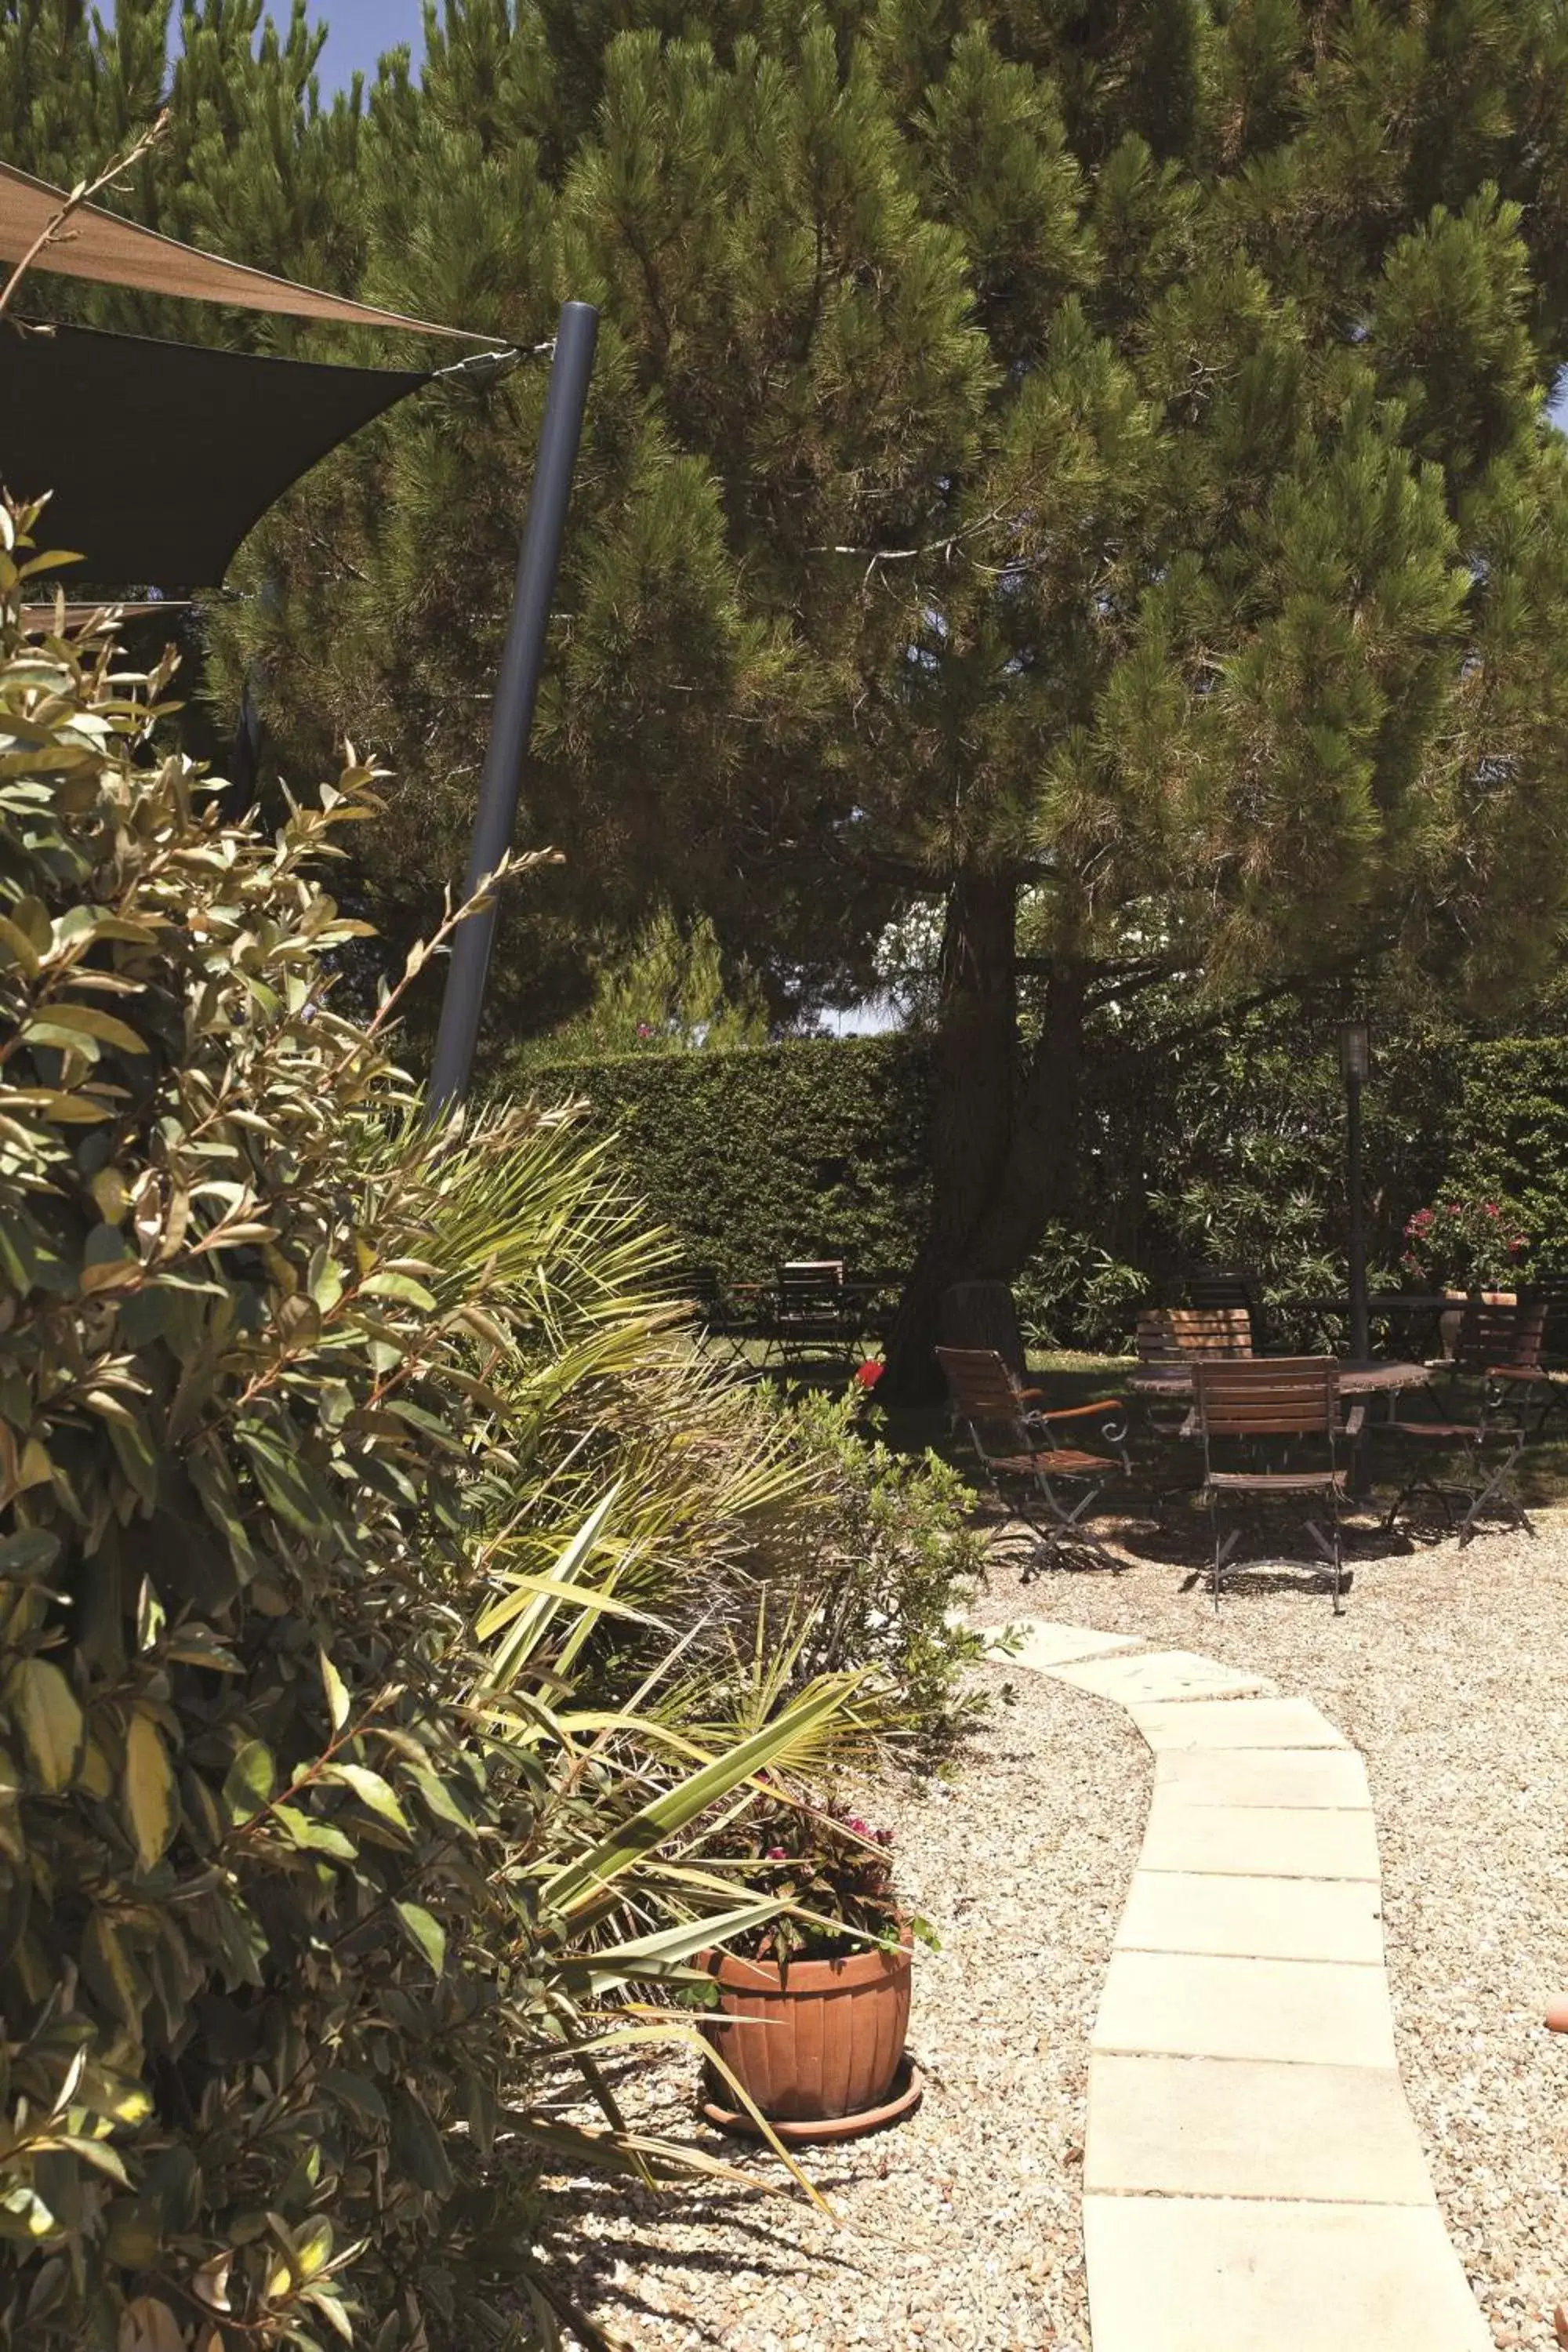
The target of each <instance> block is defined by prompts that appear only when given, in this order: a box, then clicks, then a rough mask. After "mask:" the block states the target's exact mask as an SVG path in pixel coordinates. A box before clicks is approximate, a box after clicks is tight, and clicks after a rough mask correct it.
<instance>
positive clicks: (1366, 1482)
mask: <svg viewBox="0 0 1568 2352" xmlns="http://www.w3.org/2000/svg"><path fill="white" fill-rule="evenodd" d="M1431 1384H1432V1368H1431V1366H1430V1365H1429V1364H1401V1363H1386V1362H1384V1360H1382V1359H1381V1358H1379V1357H1370V1358H1363V1359H1361V1360H1355V1359H1348V1358H1342V1359H1341V1360H1340V1394H1341V1396H1342V1397H1346V1398H1355V1397H1364V1398H1365V1399H1367V1400H1368V1401H1369V1402H1373V1403H1374V1402H1375V1401H1376V1399H1377V1398H1379V1397H1386V1398H1387V1400H1388V1405H1387V1413H1386V1418H1387V1419H1389V1420H1392V1419H1393V1418H1394V1398H1395V1397H1396V1396H1398V1395H1399V1394H1400V1393H1401V1391H1403V1390H1405V1389H1424V1388H1430V1386H1431ZM1128 1387H1129V1388H1130V1389H1131V1392H1132V1394H1133V1395H1134V1396H1141V1397H1149V1398H1154V1397H1176V1398H1180V1397H1190V1396H1191V1395H1192V1393H1193V1368H1192V1366H1191V1364H1143V1365H1141V1366H1140V1368H1139V1370H1137V1371H1136V1372H1135V1373H1134V1374H1133V1376H1132V1378H1131V1381H1129V1382H1128ZM1350 1491H1351V1493H1352V1495H1353V1496H1356V1498H1357V1499H1358V1500H1364V1498H1365V1496H1366V1495H1367V1494H1368V1492H1369V1491H1370V1475H1369V1470H1368V1464H1367V1454H1366V1444H1365V1439H1364V1437H1355V1438H1352V1440H1351V1472H1350Z"/></svg>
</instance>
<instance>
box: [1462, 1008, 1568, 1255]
mask: <svg viewBox="0 0 1568 2352" xmlns="http://www.w3.org/2000/svg"><path fill="white" fill-rule="evenodd" d="M1454 1130H1455V1132H1454V1145H1453V1150H1452V1152H1451V1154H1450V1157H1449V1161H1448V1165H1447V1170H1446V1171H1445V1176H1444V1186H1445V1189H1446V1190H1447V1192H1451V1193H1453V1194H1455V1195H1456V1196H1463V1197H1466V1198H1472V1199H1481V1200H1492V1199H1495V1200H1498V1201H1501V1202H1508V1203H1509V1205H1510V1210H1511V1211H1512V1212H1513V1213H1517V1215H1518V1218H1519V1222H1520V1225H1521V1229H1522V1231H1523V1233H1524V1234H1525V1236H1526V1239H1527V1242H1528V1244H1529V1248H1528V1250H1527V1252H1526V1254H1525V1255H1524V1257H1523V1261H1522V1262H1523V1265H1524V1266H1525V1269H1526V1270H1527V1271H1528V1272H1529V1273H1531V1274H1539V1275H1554V1276H1561V1275H1568V1037H1507V1038H1501V1039H1498V1040H1496V1041H1493V1042H1490V1043H1487V1044H1483V1045H1476V1046H1475V1047H1473V1048H1472V1050H1471V1051H1470V1053H1469V1054H1468V1055H1467V1056H1466V1059H1465V1065H1464V1078H1463V1087H1462V1091H1461V1093H1460V1096H1459V1100H1458V1106H1457V1109H1456V1116H1455V1120H1454Z"/></svg>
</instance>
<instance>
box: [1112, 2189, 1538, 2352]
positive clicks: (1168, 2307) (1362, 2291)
mask: <svg viewBox="0 0 1568 2352" xmlns="http://www.w3.org/2000/svg"><path fill="white" fill-rule="evenodd" d="M1084 2241H1085V2246H1086V2251H1087V2254H1088V2268H1089V2321H1090V2326H1091V2327H1092V2330H1093V2335H1094V2347H1095V2352H1491V2343H1492V2338H1491V2330H1490V2329H1489V2327H1488V2326H1487V2325H1486V2322H1485V2321H1484V2320H1483V2319H1482V2317H1481V2315H1480V2311H1479V2307H1478V2306H1477V2304H1476V2301H1475V2298H1474V2296H1473V2295H1472V2294H1470V2291H1469V2288H1468V2284H1466V2280H1465V2274H1464V2272H1463V2271H1462V2270H1461V2268H1460V2266H1459V2262H1458V2256H1457V2255H1456V2254H1455V2252H1454V2250H1453V2248H1452V2247H1451V2246H1450V2245H1449V2243H1448V2241H1447V2236H1446V2234H1445V2232H1444V2229H1443V2224H1442V2222H1441V2221H1440V2220H1439V2219H1438V2215H1437V2210H1436V2206H1432V2205H1429V2206H1424V2207H1422V2206H1415V2207H1403V2208H1402V2207H1399V2206H1391V2205H1384V2206H1376V2205H1310V2204H1270V2203H1268V2201H1267V2200H1257V2201H1252V2200H1231V2199H1228V2198H1226V2199H1221V2198H1214V2199H1204V2198H1186V2197H1086V2198H1085V2200H1084Z"/></svg>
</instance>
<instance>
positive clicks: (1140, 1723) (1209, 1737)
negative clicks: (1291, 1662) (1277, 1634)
mask: <svg viewBox="0 0 1568 2352" xmlns="http://www.w3.org/2000/svg"><path fill="white" fill-rule="evenodd" d="M1128 1713H1129V1714H1130V1715H1131V1717H1132V1720H1133V1722H1134V1723H1135V1724H1136V1725H1137V1727H1138V1728H1139V1730H1140V1731H1141V1732H1142V1734H1143V1737H1144V1738H1145V1739H1146V1740H1147V1741H1148V1743H1149V1745H1150V1747H1151V1748H1153V1750H1154V1751H1155V1753H1156V1755H1158V1754H1160V1753H1161V1752H1162V1751H1163V1750H1164V1749H1166V1748H1348V1747H1349V1746H1350V1742H1349V1740H1348V1739H1347V1738H1345V1736H1344V1733H1343V1732H1342V1731H1337V1730H1336V1729H1335V1728H1334V1726H1333V1725H1332V1724H1331V1722H1330V1721H1329V1718H1328V1717H1327V1716H1326V1715H1320V1714H1319V1712H1318V1710H1317V1708H1316V1707H1315V1706H1313V1705H1312V1704H1311V1702H1310V1699H1304V1698H1215V1699H1201V1698H1194V1699H1175V1700H1166V1701H1165V1702H1164V1703H1163V1705H1156V1706H1132V1707H1129V1709H1128Z"/></svg>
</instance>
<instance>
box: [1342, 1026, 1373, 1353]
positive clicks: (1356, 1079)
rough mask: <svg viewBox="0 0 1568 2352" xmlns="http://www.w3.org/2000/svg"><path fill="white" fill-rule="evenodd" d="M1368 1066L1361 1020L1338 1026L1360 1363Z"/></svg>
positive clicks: (1367, 1347)
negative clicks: (1364, 1096)
mask: <svg viewBox="0 0 1568 2352" xmlns="http://www.w3.org/2000/svg"><path fill="white" fill-rule="evenodd" d="M1371 1066H1372V1045H1371V1039H1370V1038H1369V1036H1368V1034H1367V1025H1366V1023H1365V1022H1364V1021H1347V1022H1345V1023H1344V1024H1342V1027H1341V1030H1340V1076H1341V1077H1342V1078H1343V1080H1344V1082H1345V1114H1346V1116H1345V1161H1346V1167H1345V1181H1346V1186H1347V1189H1348V1191H1349V1193H1350V1275H1351V1355H1352V1359H1353V1360H1355V1361H1356V1362H1357V1363H1363V1362H1364V1361H1365V1360H1366V1359H1367V1358H1368V1357H1369V1356H1370V1355H1371V1353H1372V1336H1371V1333H1370V1331H1369V1329H1368V1328H1367V1311H1366V1211H1365V1202H1364V1197H1363V1191H1362V1175H1361V1090H1362V1087H1363V1086H1364V1085H1365V1083H1366V1078H1367V1074H1368V1072H1369V1070H1370V1068H1371Z"/></svg>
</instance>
